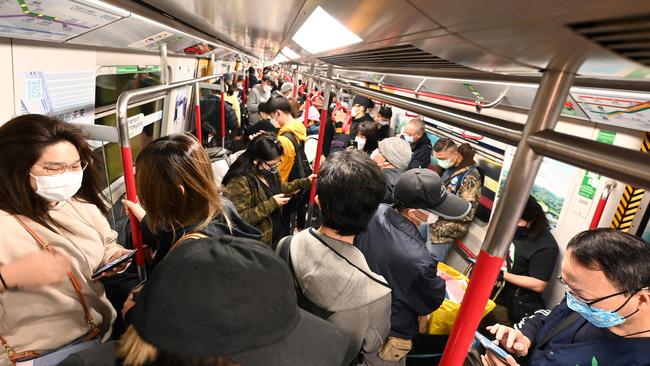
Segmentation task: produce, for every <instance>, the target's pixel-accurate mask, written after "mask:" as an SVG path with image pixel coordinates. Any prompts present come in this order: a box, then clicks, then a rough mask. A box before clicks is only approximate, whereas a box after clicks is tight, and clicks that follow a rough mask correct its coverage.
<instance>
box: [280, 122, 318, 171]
mask: <svg viewBox="0 0 650 366" xmlns="http://www.w3.org/2000/svg"><path fill="white" fill-rule="evenodd" d="M281 136H284V137H286V138H288V139H289V141H291V144H293V148H294V150H295V152H296V157H295V158H294V161H293V166H292V167H291V172H290V173H289V181H292V180H295V179H300V178H307V177H309V176H310V175H311V174H312V173H313V172H314V171H313V170H312V168H311V165H309V160H308V159H307V155H305V149H304V146H303V144H301V143H300V142H298V139H296V136H295V135H294V134H293V133H291V132H287V133H283V134H282V135H281Z"/></svg>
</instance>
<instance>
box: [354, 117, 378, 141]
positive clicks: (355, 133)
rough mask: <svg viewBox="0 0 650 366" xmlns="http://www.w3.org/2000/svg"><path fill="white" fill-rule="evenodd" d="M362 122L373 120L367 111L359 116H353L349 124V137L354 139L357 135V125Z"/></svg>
mask: <svg viewBox="0 0 650 366" xmlns="http://www.w3.org/2000/svg"><path fill="white" fill-rule="evenodd" d="M363 122H372V123H374V122H375V120H374V119H373V118H372V116H370V115H369V114H368V113H366V114H364V115H363V116H361V117H359V118H353V119H352V124H351V125H350V139H352V140H354V137H355V136H356V135H357V127H358V126H359V125H360V124H361V123H363Z"/></svg>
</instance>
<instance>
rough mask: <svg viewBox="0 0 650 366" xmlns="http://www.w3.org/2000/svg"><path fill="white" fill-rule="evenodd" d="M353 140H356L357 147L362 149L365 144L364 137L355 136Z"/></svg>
mask: <svg viewBox="0 0 650 366" xmlns="http://www.w3.org/2000/svg"><path fill="white" fill-rule="evenodd" d="M354 141H356V142H357V149H359V150H363V148H364V147H365V146H366V138H365V137H360V136H357V137H355V138H354Z"/></svg>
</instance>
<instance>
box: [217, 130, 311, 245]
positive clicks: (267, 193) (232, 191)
mask: <svg viewBox="0 0 650 366" xmlns="http://www.w3.org/2000/svg"><path fill="white" fill-rule="evenodd" d="M282 152H283V149H282V145H281V144H280V142H279V141H278V139H277V138H276V137H275V136H270V135H267V134H261V135H259V136H257V137H255V138H254V139H253V140H252V141H251V142H250V144H249V145H248V149H246V152H244V153H243V154H242V155H241V156H240V157H239V158H237V160H235V162H234V163H233V165H232V166H230V169H229V170H228V173H226V176H225V177H224V178H223V181H222V184H223V186H224V187H225V191H224V194H225V196H226V197H228V198H229V199H230V200H231V201H232V202H233V203H234V204H235V207H236V208H237V212H239V214H240V215H241V217H242V218H243V219H244V220H246V221H247V222H248V223H249V224H251V225H253V226H255V227H256V228H258V229H259V230H260V231H262V241H263V242H264V243H266V244H268V245H274V244H275V243H277V241H278V240H279V239H280V237H279V236H280V235H281V212H280V209H281V207H282V206H284V205H285V204H286V203H287V202H289V200H290V199H291V197H292V196H293V195H295V194H296V193H298V191H300V190H304V189H307V188H309V187H310V185H311V180H312V179H313V178H314V177H315V175H311V176H309V177H307V178H302V179H296V180H294V181H291V182H286V183H285V182H282V181H281V180H280V174H279V173H278V165H279V164H280V157H281V156H282Z"/></svg>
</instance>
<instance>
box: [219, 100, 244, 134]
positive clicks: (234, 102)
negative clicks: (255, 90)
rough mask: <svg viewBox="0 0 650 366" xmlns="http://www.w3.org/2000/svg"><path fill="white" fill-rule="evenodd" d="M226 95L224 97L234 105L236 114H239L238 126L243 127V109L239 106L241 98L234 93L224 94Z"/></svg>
mask: <svg viewBox="0 0 650 366" xmlns="http://www.w3.org/2000/svg"><path fill="white" fill-rule="evenodd" d="M224 95H225V97H224V98H223V99H224V100H225V101H226V102H228V103H230V105H231V106H232V109H234V110H235V114H236V115H237V126H238V127H241V110H240V107H239V99H237V97H236V96H235V95H234V94H233V95H228V94H224Z"/></svg>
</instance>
